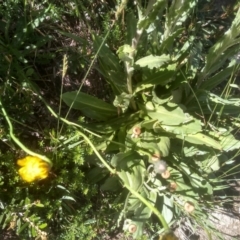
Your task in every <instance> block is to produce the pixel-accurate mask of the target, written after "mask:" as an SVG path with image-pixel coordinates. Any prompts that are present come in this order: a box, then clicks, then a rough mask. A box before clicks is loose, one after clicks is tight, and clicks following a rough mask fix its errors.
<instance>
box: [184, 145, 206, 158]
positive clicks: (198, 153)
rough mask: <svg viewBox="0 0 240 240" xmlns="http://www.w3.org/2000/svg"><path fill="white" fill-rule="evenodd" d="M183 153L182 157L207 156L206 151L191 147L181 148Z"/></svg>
mask: <svg viewBox="0 0 240 240" xmlns="http://www.w3.org/2000/svg"><path fill="white" fill-rule="evenodd" d="M183 152H184V155H185V156H186V157H192V156H194V155H195V156H202V155H205V154H207V153H208V152H207V151H203V150H201V149H199V148H196V147H194V146H191V147H184V148H183Z"/></svg>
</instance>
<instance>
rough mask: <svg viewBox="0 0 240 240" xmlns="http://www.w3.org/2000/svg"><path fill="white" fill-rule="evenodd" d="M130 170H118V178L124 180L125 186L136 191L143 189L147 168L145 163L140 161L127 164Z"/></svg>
mask: <svg viewBox="0 0 240 240" xmlns="http://www.w3.org/2000/svg"><path fill="white" fill-rule="evenodd" d="M127 165H128V168H127V169H126V168H123V169H119V170H118V176H119V177H120V178H121V179H122V181H123V184H127V185H128V186H130V187H131V188H132V189H134V190H135V191H139V189H140V188H141V187H142V184H143V179H144V175H145V172H146V168H145V166H144V162H143V161H142V160H140V159H136V160H135V161H134V160H132V161H131V162H130V161H129V162H128V163H127Z"/></svg>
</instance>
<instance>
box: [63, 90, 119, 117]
mask: <svg viewBox="0 0 240 240" xmlns="http://www.w3.org/2000/svg"><path fill="white" fill-rule="evenodd" d="M62 99H63V101H64V102H65V103H66V104H67V105H68V106H71V104H72V103H73V101H74V103H73V108H74V109H78V110H81V111H82V112H83V113H84V114H85V115H86V116H88V117H90V118H93V119H96V120H108V119H109V118H111V117H114V116H116V115H117V108H115V107H114V106H112V105H111V104H109V103H106V102H104V101H102V100H101V99H98V98H96V97H93V96H90V95H88V94H86V93H82V92H80V93H79V94H78V95H77V91H74V92H66V93H64V94H63V95H62Z"/></svg>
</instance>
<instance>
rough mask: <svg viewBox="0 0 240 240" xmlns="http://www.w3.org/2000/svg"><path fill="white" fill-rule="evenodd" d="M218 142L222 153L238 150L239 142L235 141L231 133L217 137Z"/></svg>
mask: <svg viewBox="0 0 240 240" xmlns="http://www.w3.org/2000/svg"><path fill="white" fill-rule="evenodd" d="M219 140H220V144H221V146H222V149H223V151H226V152H229V151H232V150H235V149H239V148H240V141H239V140H237V139H236V138H235V137H234V136H233V135H232V134H231V133H230V134H227V135H222V136H219Z"/></svg>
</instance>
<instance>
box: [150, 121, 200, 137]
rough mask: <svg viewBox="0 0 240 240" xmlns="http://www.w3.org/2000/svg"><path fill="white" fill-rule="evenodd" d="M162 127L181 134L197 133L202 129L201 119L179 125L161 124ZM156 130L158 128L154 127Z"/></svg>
mask: <svg viewBox="0 0 240 240" xmlns="http://www.w3.org/2000/svg"><path fill="white" fill-rule="evenodd" d="M161 129H164V130H165V131H166V132H171V133H174V134H179V135H187V134H196V133H198V132H201V131H202V126H201V121H200V120H197V119H194V120H193V121H191V122H189V123H185V124H181V125H178V126H168V125H163V124H162V125H161ZM154 130H155V131H156V128H155V129H154Z"/></svg>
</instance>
